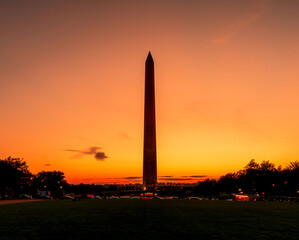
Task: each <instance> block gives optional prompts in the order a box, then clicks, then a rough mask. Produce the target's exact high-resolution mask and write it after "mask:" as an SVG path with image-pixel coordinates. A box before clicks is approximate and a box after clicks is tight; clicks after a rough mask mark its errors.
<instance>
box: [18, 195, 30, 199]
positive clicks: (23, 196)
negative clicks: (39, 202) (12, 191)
mask: <svg viewBox="0 0 299 240" xmlns="http://www.w3.org/2000/svg"><path fill="white" fill-rule="evenodd" d="M19 198H20V199H32V196H31V195H28V194H20V197H19Z"/></svg>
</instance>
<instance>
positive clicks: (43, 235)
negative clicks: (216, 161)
mask: <svg viewBox="0 0 299 240" xmlns="http://www.w3.org/2000/svg"><path fill="white" fill-rule="evenodd" d="M298 229H299V204H298V203H284V202H226V201H196V200H194V201H192V200H184V201H180V200H81V201H79V202H73V201H70V200H65V201H64V200H57V201H45V202H32V203H19V204H11V205H0V239H1V240H4V239H30V240H31V239H288V240H291V239H299V231H298Z"/></svg>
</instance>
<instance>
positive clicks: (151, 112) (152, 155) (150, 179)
mask: <svg viewBox="0 0 299 240" xmlns="http://www.w3.org/2000/svg"><path fill="white" fill-rule="evenodd" d="M143 144H144V145H143V189H144V190H146V191H155V190H156V187H157V157H156V114H155V76H154V60H153V58H152V55H151V52H149V53H148V56H147V59H146V61H145V95H144V141H143Z"/></svg>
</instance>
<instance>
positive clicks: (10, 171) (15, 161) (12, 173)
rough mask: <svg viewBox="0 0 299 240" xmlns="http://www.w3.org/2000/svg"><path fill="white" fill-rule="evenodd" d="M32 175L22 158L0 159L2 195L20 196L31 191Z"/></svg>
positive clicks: (0, 189) (0, 192) (0, 190)
mask: <svg viewBox="0 0 299 240" xmlns="http://www.w3.org/2000/svg"><path fill="white" fill-rule="evenodd" d="M31 177H32V174H31V173H30V171H29V170H28V166H27V164H26V162H25V161H24V160H23V159H21V158H12V157H8V158H6V159H4V160H1V159H0V195H10V196H11V197H13V196H18V195H19V194H20V193H26V192H27V191H28V190H29V187H30V182H31Z"/></svg>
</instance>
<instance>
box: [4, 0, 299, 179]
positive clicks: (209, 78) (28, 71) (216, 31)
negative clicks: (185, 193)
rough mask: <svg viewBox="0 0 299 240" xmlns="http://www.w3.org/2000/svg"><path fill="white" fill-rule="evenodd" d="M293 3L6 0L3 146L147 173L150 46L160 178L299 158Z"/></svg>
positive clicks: (116, 173)
mask: <svg viewBox="0 0 299 240" xmlns="http://www.w3.org/2000/svg"><path fill="white" fill-rule="evenodd" d="M298 12H299V1H296V0H272V1H271V0H247V1H246V0H244V1H240V0H218V1H216V0H202V1H195V0H194V1H191V0H189V1H187V0H184V1H176V0H171V1H140V0H136V1H125V0H119V1H115V0H111V1H96V0H94V1H92V0H88V1H83V0H81V1H75V0H72V1H64V0H57V1H54V0H51V1H29V0H27V1H14V0H0V31H1V34H0V53H1V54H0V113H1V118H0V158H1V159H3V158H6V157H8V156H12V157H21V158H24V159H25V161H26V162H27V163H28V165H29V167H30V170H31V171H32V172H33V173H37V172H39V171H41V170H60V171H63V172H64V173H65V175H66V177H67V180H68V181H69V182H71V183H80V182H85V183H91V182H96V183H103V182H125V181H135V180H136V179H137V180H138V177H141V176H142V147H143V97H144V89H143V88H144V65H145V59H146V56H147V53H148V51H149V50H150V51H151V52H152V55H153V58H154V61H155V69H156V72H155V77H156V104H157V105H156V115H157V144H158V147H157V149H158V153H157V156H158V158H157V163H158V176H160V178H161V181H164V180H162V179H165V178H167V177H165V176H173V178H176V179H180V178H182V176H198V177H195V178H197V179H200V178H202V177H203V176H208V177H219V176H220V175H222V174H225V173H227V172H232V171H237V170H239V169H241V168H243V167H244V166H245V165H246V164H247V163H248V162H249V161H250V159H253V158H254V159H256V160H257V161H258V162H260V161H262V160H270V161H271V162H273V163H275V164H277V165H282V166H286V164H288V163H289V162H290V161H295V160H298V158H299V148H298V142H299V124H298V123H299V108H298V102H299V67H298V63H299V44H298V43H299V14H298ZM91 147H94V148H91ZM95 154H97V156H95ZM135 177H137V178H135ZM186 178H189V177H186ZM195 178H194V179H195Z"/></svg>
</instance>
